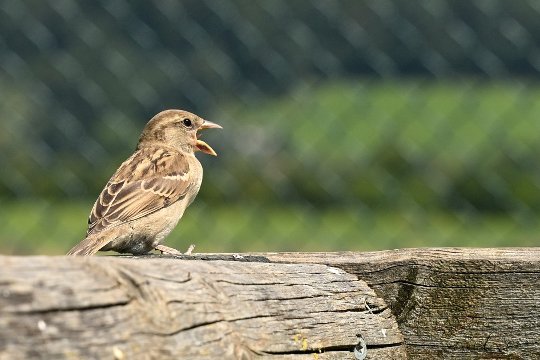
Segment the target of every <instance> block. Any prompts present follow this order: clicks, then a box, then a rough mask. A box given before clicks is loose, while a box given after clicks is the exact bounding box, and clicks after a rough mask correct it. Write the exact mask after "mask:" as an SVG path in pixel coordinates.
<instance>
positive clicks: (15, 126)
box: [0, 0, 540, 254]
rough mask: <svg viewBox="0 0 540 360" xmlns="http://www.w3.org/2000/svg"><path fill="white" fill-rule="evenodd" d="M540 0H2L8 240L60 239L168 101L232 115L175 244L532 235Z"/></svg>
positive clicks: (347, 243) (210, 246) (222, 118)
mask: <svg viewBox="0 0 540 360" xmlns="http://www.w3.org/2000/svg"><path fill="white" fill-rule="evenodd" d="M539 4H540V3H539V2H538V1H535V0H528V1H526V0H519V1H506V0H473V1H471V0H451V1H450V0H448V1H444V0H418V1H400V0H345V1H324V0H320V1H306V0H298V1H286V0H274V1H251V0H250V1H247V0H230V1H212V0H188V1H172V0H165V1H155V2H151V1H144V0H133V1H127V0H106V1H105V0H103V1H87V2H77V1H71V0H55V1H42V0H1V1H0V95H1V96H0V253H4V254H62V253H65V252H66V251H67V250H68V249H69V248H70V247H71V246H72V245H74V244H75V243H77V242H78V241H79V240H80V239H82V237H83V235H84V233H85V230H86V219H87V215H88V213H89V211H90V208H91V207H92V204H93V202H94V200H95V198H96V197H97V195H98V193H99V192H100V190H101V188H102V187H103V185H104V184H105V183H106V181H107V180H108V178H109V177H110V176H111V175H112V173H113V172H114V170H115V169H116V168H117V167H118V165H119V164H120V163H121V162H122V161H123V160H124V159H125V158H126V157H128V156H129V155H130V154H131V153H132V151H133V148H134V146H135V144H136V142H137V138H138V135H139V133H140V131H141V129H142V127H143V126H144V124H145V123H146V121H147V120H148V119H150V118H151V117H152V116H153V115H154V114H155V113H157V112H159V111H161V110H163V109H166V108H183V109H187V110H190V111H193V112H195V113H197V114H199V115H201V116H203V117H205V118H207V119H209V120H212V121H215V122H218V123H220V124H222V125H223V126H224V130H222V131H208V132H206V133H205V135H204V138H205V140H206V141H207V142H209V143H210V144H211V145H212V146H213V147H214V148H215V149H216V151H217V152H218V153H219V157H218V158H211V157H209V156H205V155H204V154H202V155H199V158H200V159H201V161H202V162H203V165H204V167H205V179H204V183H203V188H202V190H201V193H200V194H199V197H198V198H197V200H196V202H195V203H194V204H193V205H192V207H191V208H190V209H189V210H188V211H187V212H186V215H185V216H184V218H183V220H182V221H181V223H180V225H179V227H178V228H177V229H176V230H175V231H174V232H173V233H172V234H171V236H170V237H169V238H168V241H167V244H168V245H170V246H174V247H177V248H179V249H184V248H187V246H188V245H189V244H190V243H195V244H196V245H197V248H196V251H199V252H207V251H233V252H240V251H285V250H293V251H312V250H320V251H331V250H372V249H387V248H397V247H417V246H531V245H533V246H534V245H537V244H538V239H539V238H540V235H539V234H540V222H539V219H540V121H539V116H540V86H539V79H540V76H539V70H540V21H538V19H539V18H540V5H539Z"/></svg>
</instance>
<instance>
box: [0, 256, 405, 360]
mask: <svg viewBox="0 0 540 360" xmlns="http://www.w3.org/2000/svg"><path fill="white" fill-rule="evenodd" d="M201 258H204V259H206V260H202V259H201ZM216 259H222V260H216ZM223 259H224V260H223ZM207 260H216V261H207ZM240 260H243V261H240ZM246 260H249V261H246ZM0 269H1V270H0V358H1V359H117V360H119V359H246V360H247V359H254V358H259V357H263V358H276V359H278V358H279V359H291V360H293V359H321V360H322V359H354V354H353V349H354V348H355V346H356V345H357V344H358V343H359V338H358V337H357V334H361V335H362V336H363V338H364V339H365V342H366V343H367V359H404V358H406V354H405V350H404V346H403V338H402V336H401V334H400V332H399V329H398V327H397V323H396V321H395V318H394V317H393V316H392V314H391V312H390V310H389V309H388V307H387V306H386V304H385V302H384V301H383V300H382V299H381V298H379V297H377V296H376V294H375V293H374V292H373V290H371V289H370V288H369V287H368V286H367V285H366V283H365V282H364V281H362V280H358V278H357V277H356V276H355V275H351V274H348V273H346V272H345V271H343V270H340V269H337V268H334V267H329V266H326V265H318V264H301V263H298V264H281V263H269V262H268V260H266V258H265V257H260V256H259V257H241V256H199V257H197V256H194V257H191V258H190V260H185V259H176V258H167V257H157V258H156V256H153V257H152V256H151V257H142V258H130V257H91V258H81V257H5V256H4V257H0Z"/></svg>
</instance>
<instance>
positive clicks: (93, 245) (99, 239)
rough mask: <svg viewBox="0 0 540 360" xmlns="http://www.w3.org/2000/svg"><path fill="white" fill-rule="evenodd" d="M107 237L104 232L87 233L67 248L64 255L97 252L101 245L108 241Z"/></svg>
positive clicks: (85, 254) (86, 254)
mask: <svg viewBox="0 0 540 360" xmlns="http://www.w3.org/2000/svg"><path fill="white" fill-rule="evenodd" d="M109 240H110V239H109V237H108V236H106V234H103V233H101V234H92V235H88V236H87V237H86V238H85V239H84V240H83V241H81V242H80V243H78V244H77V245H75V246H74V247H73V249H71V250H69V251H68V253H67V254H66V255H74V256H77V255H78V256H90V255H94V254H95V253H97V252H98V251H99V250H100V249H101V248H102V247H104V246H105V245H106V244H107V243H108V242H109Z"/></svg>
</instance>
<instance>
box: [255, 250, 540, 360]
mask: <svg viewBox="0 0 540 360" xmlns="http://www.w3.org/2000/svg"><path fill="white" fill-rule="evenodd" d="M265 256H266V257H267V258H268V259H269V260H271V261H281V262H288V263H291V262H296V263H318V264H327V265H330V266H334V267H338V268H341V269H343V270H345V271H347V272H348V273H350V274H355V275H358V277H359V278H360V279H362V280H365V281H366V282H367V283H368V285H369V286H370V287H371V288H372V289H374V290H375V292H376V293H377V294H378V295H379V296H381V297H382V298H383V299H384V300H385V301H386V303H387V304H388V305H389V306H390V308H391V309H392V312H393V314H394V315H395V316H396V318H397V321H398V324H399V328H400V330H401V332H402V334H403V336H404V341H405V344H406V348H407V354H408V356H409V358H410V359H540V249H539V248H519V249H514V248H513V249H510V248H509V249H452V248H445V249H402V250H392V251H380V252H371V253H350V252H349V253H322V254H313V253H311V254H309V253H290V254H282V253H280V254H265Z"/></svg>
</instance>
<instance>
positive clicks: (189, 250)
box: [184, 244, 195, 255]
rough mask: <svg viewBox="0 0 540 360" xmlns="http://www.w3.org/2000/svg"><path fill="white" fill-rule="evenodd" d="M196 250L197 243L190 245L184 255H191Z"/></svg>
mask: <svg viewBox="0 0 540 360" xmlns="http://www.w3.org/2000/svg"><path fill="white" fill-rule="evenodd" d="M193 250H195V244H191V245H189V247H188V249H187V251H186V252H185V253H184V255H191V253H192V252H193Z"/></svg>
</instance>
